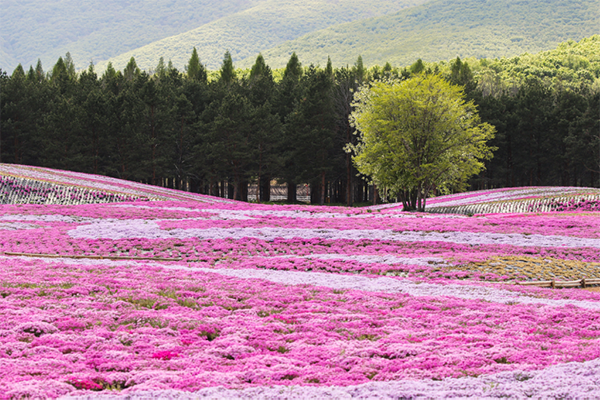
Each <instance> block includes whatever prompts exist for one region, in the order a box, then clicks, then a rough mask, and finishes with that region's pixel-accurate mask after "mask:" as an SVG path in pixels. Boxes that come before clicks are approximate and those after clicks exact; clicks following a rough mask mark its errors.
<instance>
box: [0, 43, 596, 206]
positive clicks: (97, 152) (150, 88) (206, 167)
mask: <svg viewBox="0 0 600 400" xmlns="http://www.w3.org/2000/svg"><path fill="white" fill-rule="evenodd" d="M419 73H426V74H427V73H430V74H433V73H435V74H441V75H442V76H443V77H444V78H445V79H447V80H449V81H450V82H452V83H455V84H458V85H461V86H463V88H464V91H465V93H466V96H467V98H468V99H470V100H473V101H474V102H475V104H476V105H477V108H478V111H479V114H480V116H481V119H482V121H483V122H488V123H490V124H492V125H494V126H495V127H496V136H495V138H494V139H493V140H492V142H491V143H490V145H491V146H493V147H495V148H496V149H495V151H494V157H493V159H491V160H490V161H488V162H487V163H486V170H485V171H484V172H482V173H481V174H480V175H479V176H477V177H475V178H473V179H472V180H471V182H470V184H471V188H472V189H483V188H497V187H512V186H555V185H560V186H596V187H598V186H600V122H599V120H600V118H599V117H600V115H599V110H600V36H598V35H595V36H592V37H590V38H587V39H583V40H581V41H580V42H579V43H577V42H573V41H569V42H565V43H562V44H561V45H559V46H558V47H557V48H556V49H554V50H550V51H546V52H542V53H538V54H534V55H531V54H523V55H521V56H518V57H511V58H502V59H493V60H491V59H481V60H477V59H466V60H461V59H460V58H456V59H453V60H449V61H440V62H435V63H425V62H423V61H421V60H415V62H414V63H413V64H412V65H410V66H406V67H403V66H392V65H390V64H389V63H387V64H385V65H384V66H375V67H370V68H366V67H365V66H364V65H363V63H362V59H361V58H360V57H358V59H357V60H356V62H355V64H354V65H352V66H347V67H342V68H333V67H332V64H331V62H329V63H328V64H327V65H326V66H315V65H303V64H302V55H301V54H299V55H298V56H297V55H296V54H293V55H292V56H291V57H290V59H289V62H288V63H287V66H286V67H285V69H281V70H272V69H271V68H270V67H269V66H268V65H266V63H265V61H264V59H263V58H262V56H258V58H257V59H256V62H255V64H254V65H253V66H252V68H251V69H248V70H241V69H236V68H235V66H234V64H233V61H232V58H231V55H230V54H229V53H226V54H225V56H224V58H223V61H222V65H221V68H220V69H219V70H217V71H209V70H207V69H206V68H205V67H204V66H203V64H202V63H201V62H200V58H199V56H198V53H197V52H196V50H195V49H194V52H193V53H192V56H191V58H190V60H189V62H188V65H187V67H186V68H185V69H184V70H183V71H180V70H177V69H176V68H174V67H173V66H172V64H171V63H169V62H165V61H164V60H162V59H161V61H160V62H159V63H158V65H157V66H156V68H155V69H154V70H153V71H142V70H141V69H140V68H138V66H137V65H136V62H135V59H133V58H132V59H131V60H130V62H129V64H128V65H127V66H126V67H125V68H124V70H122V71H117V70H115V69H114V68H113V67H112V66H111V65H109V66H108V67H107V68H106V70H104V71H96V70H95V69H94V67H93V65H91V66H90V67H89V68H88V69H86V70H84V71H79V72H78V71H76V69H75V65H74V63H73V61H72V59H71V58H70V56H69V55H68V54H67V55H66V56H65V57H61V58H59V59H58V61H57V62H56V64H55V65H53V66H51V67H50V68H49V69H48V70H45V69H44V67H43V66H42V64H41V62H39V63H38V64H37V66H31V67H29V68H23V67H22V66H20V65H19V66H18V67H17V68H16V69H15V70H14V71H13V72H12V74H11V75H8V74H7V73H6V72H1V71H0V87H1V98H0V101H1V116H0V121H1V132H0V134H1V137H0V145H1V149H0V157H1V160H0V161H1V162H3V163H17V164H27V165H35V166H44V167H51V168H58V169H65V170H73V171H80V172H88V173H94V174H102V175H108V176H113V177H118V178H123V179H128V180H134V181H140V182H145V183H150V184H154V185H162V186H169V187H174V188H178V189H184V190H191V191H194V192H199V193H205V194H211V195H216V196H222V197H229V198H234V199H238V200H246V201H247V200H248V187H249V185H251V184H254V185H256V184H258V187H259V189H260V190H259V194H260V199H261V201H269V193H270V190H269V187H270V185H271V183H272V182H274V181H277V182H280V183H282V184H287V186H288V201H295V200H296V187H297V186H296V185H298V184H308V185H310V188H311V191H310V192H311V200H312V202H313V203H317V204H318V203H323V202H325V201H326V199H329V200H330V201H331V202H332V203H345V204H352V203H355V202H363V201H372V197H373V191H372V190H371V192H370V191H369V189H370V186H369V181H368V177H363V176H358V173H357V171H356V170H355V168H354V167H353V165H352V161H351V155H350V154H348V153H346V152H345V151H344V146H345V145H346V144H347V143H349V142H353V141H355V140H356V136H355V135H354V133H355V132H354V129H353V127H352V126H351V125H350V123H349V120H348V116H349V114H350V113H351V112H352V102H353V93H354V92H355V91H356V90H357V89H358V88H359V87H360V86H361V85H366V84H369V82H372V81H374V80H378V79H387V78H408V77H410V76H413V75H414V74H419ZM371 189H372V188H371ZM381 189H385V188H380V193H384V190H381ZM251 200H254V199H251Z"/></svg>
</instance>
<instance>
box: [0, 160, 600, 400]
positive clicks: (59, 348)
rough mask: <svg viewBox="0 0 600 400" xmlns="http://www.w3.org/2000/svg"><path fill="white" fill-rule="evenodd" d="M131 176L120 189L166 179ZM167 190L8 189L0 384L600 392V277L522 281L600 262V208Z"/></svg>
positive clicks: (60, 388)
mask: <svg viewBox="0 0 600 400" xmlns="http://www.w3.org/2000/svg"><path fill="white" fill-rule="evenodd" d="M13 168H16V167H13ZM28 173H29V172H27V171H25V170H21V176H20V177H21V178H23V179H31V180H35V178H36V177H34V176H28V175H27V174H28ZM36 173H37V172H36ZM64 174H65V176H66V175H68V173H64ZM77 179H80V180H82V181H84V180H85V176H83V175H82V174H80V175H78V176H77ZM91 179H93V180H90V181H89V182H83V183H82V186H85V187H88V188H89V189H91V190H107V189H106V186H104V185H105V182H104V181H103V180H102V179H103V178H101V177H91ZM94 182H96V183H94ZM109 183H110V184H111V185H114V186H113V187H119V185H120V184H119V183H118V182H117V183H114V181H113V180H109V179H107V181H106V184H109ZM96 184H97V185H98V188H97V189H95V187H94V185H96ZM128 184H129V183H127V182H123V183H122V184H121V185H122V187H125V186H126V185H128ZM132 185H133V184H132ZM135 185H136V188H135V190H136V193H137V194H136V193H133V192H124V193H123V194H124V195H130V196H131V195H139V194H140V193H151V192H152V191H153V190H155V189H154V188H144V187H143V186H142V185H138V184H135ZM159 189H160V188H159ZM159 189H156V190H159ZM120 190H121V189H120ZM122 190H124V189H122ZM160 190H162V191H163V192H161V193H163V194H164V196H165V198H166V200H154V201H147V200H144V201H142V200H137V201H127V202H119V203H98V204H79V205H60V204H43V205H42V204H5V205H0V238H1V240H0V313H1V314H0V315H2V319H1V320H0V398H2V399H18V398H27V397H30V398H80V399H82V398H90V399H91V398H119V397H122V398H125V397H127V398H137V399H147V398H182V399H186V398H190V399H192V398H204V397H206V398H353V397H362V398H440V397H462V398H464V397H474V398H495V397H512V398H523V397H534V398H593V397H594V393H597V392H599V391H600V361H599V360H600V345H599V344H600V343H599V340H600V293H595V292H589V291H586V290H582V289H543V288H534V287H525V286H517V285H514V284H513V282H514V281H518V280H537V279H546V278H545V277H546V276H550V275H552V276H553V277H555V278H557V279H562V278H573V279H576V278H586V277H598V278H600V272H598V267H599V266H600V251H599V249H600V213H598V212H590V211H586V212H576V211H569V212H548V213H526V214H507V213H505V214H490V215H478V216H475V217H467V216H465V215H456V214H454V215H446V214H437V213H436V214H412V213H402V212H400V211H399V210H398V209H397V208H394V207H389V208H386V209H348V208H342V207H310V206H271V205H257V204H247V203H240V202H223V201H222V199H214V202H213V201H212V198H210V197H208V196H200V197H199V199H198V200H196V199H192V198H191V197H192V196H193V195H191V194H187V193H182V192H176V191H172V192H173V193H172V194H169V191H167V190H163V189H160ZM524 190H529V189H524ZM163 194H161V195H163ZM492 194H493V193H490V196H491V195H492ZM26 195H28V194H27V193H24V194H23V196H26ZM140 197H142V196H140ZM146 198H147V199H150V198H151V196H148V195H146ZM455 200H456V199H455Z"/></svg>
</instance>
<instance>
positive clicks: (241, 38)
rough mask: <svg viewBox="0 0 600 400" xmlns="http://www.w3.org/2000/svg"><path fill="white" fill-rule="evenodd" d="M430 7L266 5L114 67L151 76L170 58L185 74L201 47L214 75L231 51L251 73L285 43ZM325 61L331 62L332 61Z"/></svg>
mask: <svg viewBox="0 0 600 400" xmlns="http://www.w3.org/2000/svg"><path fill="white" fill-rule="evenodd" d="M425 1H428V0H378V1H364V0H336V1H332V0H265V1H261V2H260V3H258V4H256V6H254V7H252V8H248V9H246V10H244V11H242V12H238V13H235V14H231V15H229V16H226V17H224V18H221V19H219V20H216V21H213V22H212V23H209V24H206V25H202V26H200V27H198V28H196V29H193V30H190V31H188V32H185V33H181V34H179V35H175V36H171V37H167V38H165V39H162V40H159V41H156V42H153V43H151V44H148V45H146V46H144V47H141V48H138V49H135V50H132V51H129V52H126V53H124V54H121V55H119V56H117V57H113V58H111V59H110V62H112V64H113V65H114V66H115V67H116V68H118V69H121V68H123V67H124V66H125V65H126V64H127V62H128V61H129V60H130V59H131V57H135V60H136V62H137V64H138V65H139V66H140V67H141V68H142V69H146V70H149V69H152V68H154V67H156V64H157V62H158V60H159V58H160V57H164V59H165V60H171V61H172V62H173V65H175V66H176V67H178V68H180V67H182V66H184V65H185V63H186V62H187V60H188V59H189V57H190V54H191V51H192V48H193V47H196V48H197V49H198V52H199V53H200V58H201V60H202V62H203V63H204V64H206V66H207V67H208V68H210V69H217V68H219V65H220V62H221V59H222V58H223V53H224V52H225V51H229V52H230V53H231V56H232V57H233V60H234V62H237V61H239V60H241V59H244V58H248V60H249V61H248V64H247V66H248V67H249V66H251V65H252V63H253V62H254V59H255V58H256V55H257V54H258V53H259V52H261V51H264V50H268V49H270V48H272V47H275V46H277V45H279V44H281V43H284V42H285V41H288V40H293V39H296V38H298V37H300V36H302V35H305V34H307V33H309V32H313V31H315V30H319V29H323V28H326V27H328V26H331V25H336V24H340V23H344V22H349V21H355V20H362V19H365V18H369V17H374V16H380V15H384V14H388V13H393V12H396V11H398V10H401V9H403V8H406V7H410V6H414V5H417V4H422V3H424V2H425ZM287 58H289V55H288V56H287ZM319 61H321V62H323V63H324V62H326V61H327V55H325V57H324V58H323V59H321V60H319ZM286 62H287V60H286ZM283 65H285V63H284V64H282V65H281V66H283ZM105 66H106V63H100V64H99V65H98V67H99V68H100V69H103V68H104V67H105Z"/></svg>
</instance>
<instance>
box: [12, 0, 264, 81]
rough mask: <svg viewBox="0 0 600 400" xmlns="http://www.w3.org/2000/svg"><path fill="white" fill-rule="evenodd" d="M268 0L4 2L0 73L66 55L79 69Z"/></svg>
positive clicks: (54, 61)
mask: <svg viewBox="0 0 600 400" xmlns="http://www.w3.org/2000/svg"><path fill="white" fill-rule="evenodd" d="M264 1H266V0H128V1H122V0H102V1H95V0H3V1H2V8H1V10H2V11H1V12H0V68H2V69H3V70H7V71H12V70H13V69H14V68H16V66H17V65H18V64H19V63H21V64H22V65H23V66H24V67H26V68H27V67H28V66H29V65H34V66H35V64H36V62H37V60H38V58H39V59H41V61H42V63H43V65H44V67H46V68H48V67H49V66H51V65H54V63H56V60H57V59H58V57H59V56H64V55H65V53H66V52H70V53H71V55H72V56H73V60H74V62H75V65H76V66H77V67H78V68H84V67H87V65H88V64H89V63H90V61H94V62H95V63H97V62H99V61H103V60H106V59H108V58H110V57H114V56H117V55H119V54H122V53H124V52H127V51H129V50H132V49H135V48H139V47H141V46H144V45H146V44H148V43H152V42H154V41H156V40H160V39H163V38H165V37H168V36H172V35H176V34H179V33H182V32H187V31H189V30H191V29H194V28H197V27H199V26H201V25H204V24H206V23H209V22H211V21H214V20H218V19H220V18H222V17H224V16H227V15H231V14H235V13H238V12H241V11H244V10H245V9H247V8H251V7H254V6H256V5H257V4H259V3H261V2H264Z"/></svg>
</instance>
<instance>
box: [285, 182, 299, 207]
mask: <svg viewBox="0 0 600 400" xmlns="http://www.w3.org/2000/svg"><path fill="white" fill-rule="evenodd" d="M287 201H288V203H295V202H296V201H298V200H297V197H296V184H295V183H290V182H288V183H287Z"/></svg>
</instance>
